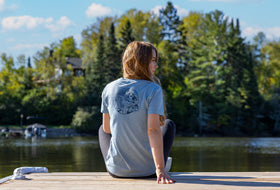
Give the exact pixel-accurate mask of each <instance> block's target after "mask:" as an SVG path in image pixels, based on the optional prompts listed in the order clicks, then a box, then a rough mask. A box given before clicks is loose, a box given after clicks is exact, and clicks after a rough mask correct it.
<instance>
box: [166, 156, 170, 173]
mask: <svg viewBox="0 0 280 190" xmlns="http://www.w3.org/2000/svg"><path fill="white" fill-rule="evenodd" d="M171 164H172V157H168V158H167V161H166V165H165V171H166V172H169V170H170V168H171Z"/></svg>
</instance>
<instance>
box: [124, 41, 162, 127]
mask: <svg viewBox="0 0 280 190" xmlns="http://www.w3.org/2000/svg"><path fill="white" fill-rule="evenodd" d="M153 50H155V52H156V60H158V51H157V49H156V48H155V47H154V46H153V45H152V44H150V43H148V42H139V41H134V42H131V43H130V44H128V46H127V47H126V49H125V51H124V53H123V57H122V64H123V78H127V79H142V80H148V81H152V82H155V83H157V84H159V85H160V81H159V80H157V79H156V78H153V76H152V73H151V71H150V69H149V64H150V62H151V60H152V58H153ZM155 79H156V80H155ZM163 102H164V98H163ZM164 108H165V104H164ZM164 112H165V109H164ZM164 114H165V113H164ZM164 122H165V116H161V115H160V125H161V126H163V125H164Z"/></svg>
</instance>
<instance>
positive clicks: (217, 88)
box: [0, 2, 280, 136]
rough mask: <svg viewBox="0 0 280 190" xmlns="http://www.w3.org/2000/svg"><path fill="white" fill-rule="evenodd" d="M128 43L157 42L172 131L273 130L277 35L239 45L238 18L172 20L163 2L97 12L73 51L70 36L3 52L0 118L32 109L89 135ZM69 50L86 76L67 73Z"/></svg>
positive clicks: (15, 119)
mask: <svg viewBox="0 0 280 190" xmlns="http://www.w3.org/2000/svg"><path fill="white" fill-rule="evenodd" d="M133 40H139V41H142V40H143V41H149V42H151V43H153V44H154V45H155V46H156V47H157V49H158V53H159V60H158V64H159V68H158V70H157V71H156V75H157V76H158V78H159V79H160V81H161V85H162V88H163V90H164V95H165V100H166V107H167V114H168V117H169V118H170V119H172V120H174V121H175V123H176V125H177V133H178V134H180V135H195V134H200V135H209V134H212V133H213V134H214V135H227V136H234V135H238V136H245V135H247V136H262V135H279V134H280V132H279V131H280V127H279V126H280V124H279V122H280V114H279V113H280V111H279V105H280V104H279V88H280V72H279V70H280V68H279V67H280V62H279V57H280V42H279V41H276V40H274V41H269V40H267V39H266V38H265V35H264V34H263V33H259V34H257V35H256V37H255V39H254V41H253V42H252V43H249V42H246V41H245V39H244V38H243V37H242V36H241V30H240V26H239V20H238V19H235V20H234V19H229V17H227V16H225V15H224V13H223V12H221V11H219V10H215V11H211V12H209V13H201V12H190V13H189V14H188V16H185V17H183V18H180V17H179V16H178V15H177V10H176V8H175V7H174V6H173V4H172V3H171V2H168V3H167V5H166V7H164V8H162V9H161V10H160V14H159V15H156V14H154V13H151V12H143V11H140V10H137V9H131V10H128V11H127V12H125V13H124V14H123V15H120V16H116V17H103V18H98V19H97V21H96V22H95V23H93V24H92V25H90V26H88V27H87V28H85V29H84V30H83V31H82V43H81V44H80V46H81V48H80V49H79V48H77V44H76V42H75V40H74V38H73V37H72V36H70V37H67V38H64V39H62V40H60V41H59V42H55V43H52V44H50V46H49V47H44V48H43V49H41V50H40V51H38V52H37V54H36V55H35V56H34V57H33V64H31V59H30V58H26V57H25V56H24V55H20V56H18V57H17V59H16V60H14V59H13V58H12V57H9V56H7V55H6V54H5V53H3V54H2V55H1V59H0V61H1V68H2V69H1V71H0V124H1V125H7V124H18V123H19V116H20V114H24V116H28V115H40V116H43V117H45V118H46V123H47V124H49V125H69V124H71V125H72V127H74V128H75V129H77V130H79V131H81V132H89V133H93V134H97V130H98V128H99V126H100V125H101V123H102V117H101V116H102V115H101V113H100V111H99V110H100V104H101V93H102V90H103V88H104V87H105V85H106V84H107V83H109V82H111V81H113V80H115V79H116V78H118V77H120V76H121V55H122V52H123V51H124V49H125V48H126V46H127V44H128V43H130V42H131V41H133ZM69 57H71V58H80V59H82V68H83V69H85V72H86V74H85V76H79V77H77V76H74V75H73V68H72V67H71V66H70V65H69V64H67V58H69Z"/></svg>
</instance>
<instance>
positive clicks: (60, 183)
mask: <svg viewBox="0 0 280 190" xmlns="http://www.w3.org/2000/svg"><path fill="white" fill-rule="evenodd" d="M170 174H171V175H172V177H174V178H175V179H176V181H177V182H176V183H175V184H166V185H165V184H157V183H156V181H155V179H118V178H112V177H111V176H110V175H108V173H106V172H53V173H34V174H28V175H26V179H25V180H10V181H8V182H6V183H3V184H0V189H1V190H35V189H36V190H37V189H44V190H58V189H59V190H60V189H67V190H79V189H84V190H89V189H91V190H92V189H94V190H96V189H97V190H98V189H104V190H107V189H109V190H111V189H114V190H115V189H122V190H123V189H132V190H138V189H139V190H140V189H141V190H144V189H169V190H173V189H180V190H181V189H188V190H198V189H199V190H204V189H208V190H209V189H210V190H211V189H213V190H214V189H215V190H227V189H230V190H232V189H234V190H245V189H246V190H251V189H252V190H253V189H254V190H258V189H263V190H266V189H271V190H273V189H279V188H280V172H189V173H187V172H173V173H170Z"/></svg>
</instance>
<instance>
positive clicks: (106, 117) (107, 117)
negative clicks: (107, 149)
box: [102, 113, 111, 134]
mask: <svg viewBox="0 0 280 190" xmlns="http://www.w3.org/2000/svg"><path fill="white" fill-rule="evenodd" d="M102 125H103V130H104V132H105V133H109V134H111V130H110V115H109V113H103V124H102Z"/></svg>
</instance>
